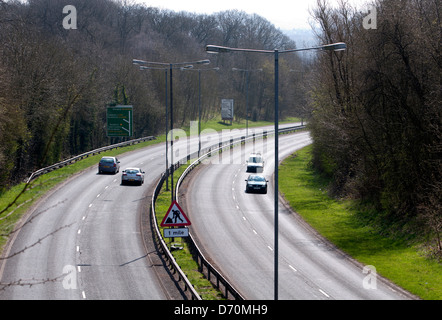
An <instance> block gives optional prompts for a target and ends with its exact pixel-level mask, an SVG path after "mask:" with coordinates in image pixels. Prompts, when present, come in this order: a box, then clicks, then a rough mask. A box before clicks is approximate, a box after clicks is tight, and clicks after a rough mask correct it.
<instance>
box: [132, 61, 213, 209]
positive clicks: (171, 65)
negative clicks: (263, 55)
mask: <svg viewBox="0 0 442 320" xmlns="http://www.w3.org/2000/svg"><path fill="white" fill-rule="evenodd" d="M132 63H133V64H134V65H140V66H143V65H153V66H168V67H169V78H170V81H169V86H170V90H169V92H170V132H171V134H172V135H173V85H172V79H173V77H172V70H173V69H174V68H181V67H183V66H184V68H186V69H189V68H193V65H194V64H198V65H205V64H209V63H210V60H198V61H191V62H177V63H167V62H154V61H145V60H140V59H132ZM166 138H167V133H166ZM173 139H174V137H173V136H172V137H171V139H170V179H171V180H170V184H171V199H172V202H173V201H174V200H175V195H174V192H173V172H174V164H173ZM166 145H167V143H166Z"/></svg>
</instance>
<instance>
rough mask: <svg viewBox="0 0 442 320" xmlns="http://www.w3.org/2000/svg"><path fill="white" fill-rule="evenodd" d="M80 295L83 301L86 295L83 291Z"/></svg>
mask: <svg viewBox="0 0 442 320" xmlns="http://www.w3.org/2000/svg"><path fill="white" fill-rule="evenodd" d="M81 295H82V296H83V299H86V293H85V292H84V291H82V292H81Z"/></svg>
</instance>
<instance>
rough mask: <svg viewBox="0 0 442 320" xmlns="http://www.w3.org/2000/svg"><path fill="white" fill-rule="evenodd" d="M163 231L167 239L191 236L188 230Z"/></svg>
mask: <svg viewBox="0 0 442 320" xmlns="http://www.w3.org/2000/svg"><path fill="white" fill-rule="evenodd" d="M163 231H164V237H165V238H179V237H182V238H184V237H188V236H189V229H188V228H177V229H164V230H163Z"/></svg>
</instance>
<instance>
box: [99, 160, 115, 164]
mask: <svg viewBox="0 0 442 320" xmlns="http://www.w3.org/2000/svg"><path fill="white" fill-rule="evenodd" d="M100 162H104V163H114V159H101V160H100Z"/></svg>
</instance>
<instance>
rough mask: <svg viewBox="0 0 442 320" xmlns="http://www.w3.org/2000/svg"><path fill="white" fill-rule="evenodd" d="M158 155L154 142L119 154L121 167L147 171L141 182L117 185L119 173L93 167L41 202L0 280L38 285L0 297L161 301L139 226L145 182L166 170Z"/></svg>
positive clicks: (161, 154)
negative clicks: (137, 184)
mask: <svg viewBox="0 0 442 320" xmlns="http://www.w3.org/2000/svg"><path fill="white" fill-rule="evenodd" d="M164 153H165V148H164V146H154V147H149V148H146V149H143V150H140V151H137V152H133V153H130V154H126V155H124V156H121V157H120V158H119V159H120V161H121V165H122V168H121V170H122V169H123V168H124V167H125V166H128V167H129V166H137V167H141V168H144V169H145V170H146V169H147V170H146V176H145V180H146V183H145V185H143V186H142V187H138V186H126V185H124V186H122V185H121V183H120V182H121V173H119V174H116V175H113V174H100V175H99V174H97V168H96V167H95V166H94V167H93V168H91V169H89V170H86V171H85V172H82V173H81V174H78V175H77V176H75V177H74V178H72V179H69V180H68V181H66V182H65V183H64V184H63V185H61V186H59V187H57V188H56V189H55V190H54V191H52V192H51V193H50V194H49V195H48V196H46V197H45V198H44V199H43V200H42V201H40V202H39V203H38V205H37V206H36V207H35V208H34V211H33V213H32V215H31V217H33V216H35V218H33V220H32V222H31V223H27V224H26V225H25V226H24V228H23V229H22V230H20V231H19V233H18V234H17V235H16V239H15V240H14V242H13V245H12V247H11V248H10V250H9V253H10V254H13V253H15V252H19V251H20V250H22V249H23V248H26V247H28V249H26V250H25V251H24V252H22V253H20V254H18V255H16V256H14V257H12V258H11V259H8V260H7V261H6V263H5V264H4V266H3V270H2V271H3V272H2V274H3V277H2V278H1V282H2V283H14V282H17V281H20V282H22V283H39V282H44V284H36V285H33V286H31V287H29V286H26V285H25V286H11V287H9V288H7V289H6V290H5V291H3V292H2V291H0V299H167V298H168V296H167V293H166V292H164V290H162V289H161V288H162V286H161V285H160V283H159V282H158V278H157V276H156V275H155V272H153V270H152V268H151V263H150V262H149V259H147V255H146V250H145V248H144V245H143V242H142V239H141V236H140V226H139V221H140V213H141V210H147V209H148V207H144V208H143V207H142V204H143V203H144V200H145V199H146V196H147V195H146V192H147V190H148V189H149V184H153V183H154V182H155V181H156V179H158V177H159V176H160V174H161V172H162V171H164V167H165V165H164ZM39 213H41V214H39ZM39 239H43V240H41V241H40V242H39ZM37 242H38V243H37ZM35 243H37V244H36V245H34V244H35ZM68 272H71V273H69V274H68V275H66V273H68ZM146 288H148V290H146Z"/></svg>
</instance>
